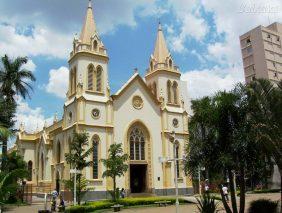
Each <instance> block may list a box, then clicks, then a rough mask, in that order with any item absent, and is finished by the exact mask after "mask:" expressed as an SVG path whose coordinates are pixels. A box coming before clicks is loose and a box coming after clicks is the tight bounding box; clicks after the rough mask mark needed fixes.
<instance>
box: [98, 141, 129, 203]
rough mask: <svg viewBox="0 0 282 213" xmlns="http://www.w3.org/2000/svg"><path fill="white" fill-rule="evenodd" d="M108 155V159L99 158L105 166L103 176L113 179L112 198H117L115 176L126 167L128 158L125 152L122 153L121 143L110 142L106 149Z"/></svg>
mask: <svg viewBox="0 0 282 213" xmlns="http://www.w3.org/2000/svg"><path fill="white" fill-rule="evenodd" d="M108 153H109V156H108V159H101V161H102V163H103V164H104V166H105V167H106V170H105V171H104V172H103V175H102V176H103V177H110V178H112V180H113V183H114V186H113V192H112V193H113V199H114V201H116V200H117V191H116V178H117V177H121V176H123V175H124V173H125V172H126V171H127V169H128V164H126V163H125V162H126V161H127V159H128V155H127V154H123V149H122V144H121V143H119V144H115V143H114V144H112V145H111V146H110V148H109V150H108Z"/></svg>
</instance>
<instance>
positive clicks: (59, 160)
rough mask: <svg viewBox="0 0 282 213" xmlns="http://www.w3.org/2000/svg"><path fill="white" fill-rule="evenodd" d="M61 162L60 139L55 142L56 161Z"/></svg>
mask: <svg viewBox="0 0 282 213" xmlns="http://www.w3.org/2000/svg"><path fill="white" fill-rule="evenodd" d="M60 162H61V144H60V141H58V144H57V163H60Z"/></svg>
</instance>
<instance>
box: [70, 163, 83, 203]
mask: <svg viewBox="0 0 282 213" xmlns="http://www.w3.org/2000/svg"><path fill="white" fill-rule="evenodd" d="M70 173H71V174H74V183H73V185H74V186H73V187H74V189H73V205H74V206H75V205H76V175H77V174H80V173H81V171H80V170H77V169H76V168H74V169H71V170H70Z"/></svg>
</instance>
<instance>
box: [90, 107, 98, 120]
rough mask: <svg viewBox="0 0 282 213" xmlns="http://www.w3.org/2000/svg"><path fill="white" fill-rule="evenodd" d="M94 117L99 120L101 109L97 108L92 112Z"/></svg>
mask: <svg viewBox="0 0 282 213" xmlns="http://www.w3.org/2000/svg"><path fill="white" fill-rule="evenodd" d="M92 116H93V118H96V119H97V118H99V117H100V110H99V109H97V108H95V109H93V110H92Z"/></svg>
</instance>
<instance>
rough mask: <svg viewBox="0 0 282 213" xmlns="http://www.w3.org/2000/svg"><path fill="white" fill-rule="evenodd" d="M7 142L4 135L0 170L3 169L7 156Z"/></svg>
mask: <svg viewBox="0 0 282 213" xmlns="http://www.w3.org/2000/svg"><path fill="white" fill-rule="evenodd" d="M7 143H8V138H6V137H4V138H2V159H1V161H2V164H1V170H2V171H3V170H4V166H5V165H6V158H7Z"/></svg>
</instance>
